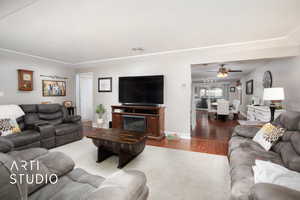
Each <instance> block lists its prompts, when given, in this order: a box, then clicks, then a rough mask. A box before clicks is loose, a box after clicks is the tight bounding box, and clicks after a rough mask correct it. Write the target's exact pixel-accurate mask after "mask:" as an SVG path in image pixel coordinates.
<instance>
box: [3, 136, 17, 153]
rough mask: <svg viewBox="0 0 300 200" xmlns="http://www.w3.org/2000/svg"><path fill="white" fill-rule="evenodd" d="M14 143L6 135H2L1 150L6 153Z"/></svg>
mask: <svg viewBox="0 0 300 200" xmlns="http://www.w3.org/2000/svg"><path fill="white" fill-rule="evenodd" d="M13 146H14V145H13V143H12V142H11V141H9V140H7V139H5V138H4V137H0V152H2V153H6V152H9V151H10V150H11V149H12V148H13Z"/></svg>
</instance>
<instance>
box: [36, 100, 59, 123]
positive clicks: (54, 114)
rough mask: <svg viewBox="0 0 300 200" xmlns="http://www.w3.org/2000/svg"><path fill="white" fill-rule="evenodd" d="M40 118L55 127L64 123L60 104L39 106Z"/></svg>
mask: <svg viewBox="0 0 300 200" xmlns="http://www.w3.org/2000/svg"><path fill="white" fill-rule="evenodd" d="M37 108H38V116H39V119H40V120H45V121H48V122H49V123H51V124H53V125H57V124H61V123H62V122H63V117H64V115H63V110H62V106H61V105H59V104H39V105H37Z"/></svg>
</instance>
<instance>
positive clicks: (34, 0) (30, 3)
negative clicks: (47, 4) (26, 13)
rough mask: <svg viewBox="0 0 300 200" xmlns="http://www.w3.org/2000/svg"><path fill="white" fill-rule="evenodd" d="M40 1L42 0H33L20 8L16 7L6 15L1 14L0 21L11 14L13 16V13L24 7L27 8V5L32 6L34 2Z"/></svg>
mask: <svg viewBox="0 0 300 200" xmlns="http://www.w3.org/2000/svg"><path fill="white" fill-rule="evenodd" d="M38 1H40V0H33V1H31V2H29V3H27V4H25V5H24V6H22V7H20V8H17V9H15V10H13V11H11V12H9V13H7V14H6V15H3V16H1V17H0V21H1V20H3V19H5V18H7V17H9V16H11V15H13V14H16V13H17V12H19V11H21V10H23V9H25V8H27V7H29V6H31V5H33V4H35V3H36V2H38Z"/></svg>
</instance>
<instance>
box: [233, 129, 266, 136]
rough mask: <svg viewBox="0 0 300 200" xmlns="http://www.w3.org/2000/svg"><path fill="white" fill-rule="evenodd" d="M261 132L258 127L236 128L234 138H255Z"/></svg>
mask: <svg viewBox="0 0 300 200" xmlns="http://www.w3.org/2000/svg"><path fill="white" fill-rule="evenodd" d="M259 130H260V128H259V127H256V126H236V127H235V128H234V130H233V136H234V135H238V136H242V137H246V138H253V137H254V136H255V135H256V133H257V132H258V131H259Z"/></svg>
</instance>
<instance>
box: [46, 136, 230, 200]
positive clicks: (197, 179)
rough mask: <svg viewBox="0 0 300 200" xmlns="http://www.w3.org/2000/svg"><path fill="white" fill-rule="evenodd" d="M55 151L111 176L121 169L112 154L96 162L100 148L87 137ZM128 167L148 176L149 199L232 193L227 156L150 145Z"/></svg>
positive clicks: (216, 199)
mask: <svg viewBox="0 0 300 200" xmlns="http://www.w3.org/2000/svg"><path fill="white" fill-rule="evenodd" d="M51 151H62V152H64V153H66V154H67V155H69V156H70V157H72V158H73V160H74V161H75V163H76V167H80V168H83V169H85V170H86V171H88V172H90V173H92V174H98V175H101V176H105V177H106V176H108V175H110V174H112V173H114V172H116V171H118V170H119V169H118V168H117V162H118V158H117V157H116V156H112V157H110V158H108V159H107V160H105V161H103V162H101V163H96V154H97V149H96V147H95V146H94V144H93V143H92V142H91V141H90V140H89V139H87V138H84V139H83V140H81V141H78V142H74V143H71V144H68V145H65V146H62V147H58V148H55V149H53V150H51ZM124 169H138V170H140V171H143V172H144V173H145V174H146V176H147V181H148V183H147V184H148V186H149V188H150V195H149V198H148V199H149V200H193V199H195V200H208V199H209V200H222V199H226V200H227V199H228V197H229V188H230V180H229V166H228V161H227V158H226V157H225V156H218V155H211V154H205V153H197V152H188V151H182V150H175V149H169V148H161V147H154V146H146V148H145V150H144V152H143V153H141V154H140V155H139V156H138V157H137V158H135V159H134V160H132V161H131V162H130V163H129V164H127V165H126V166H125V167H124Z"/></svg>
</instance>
